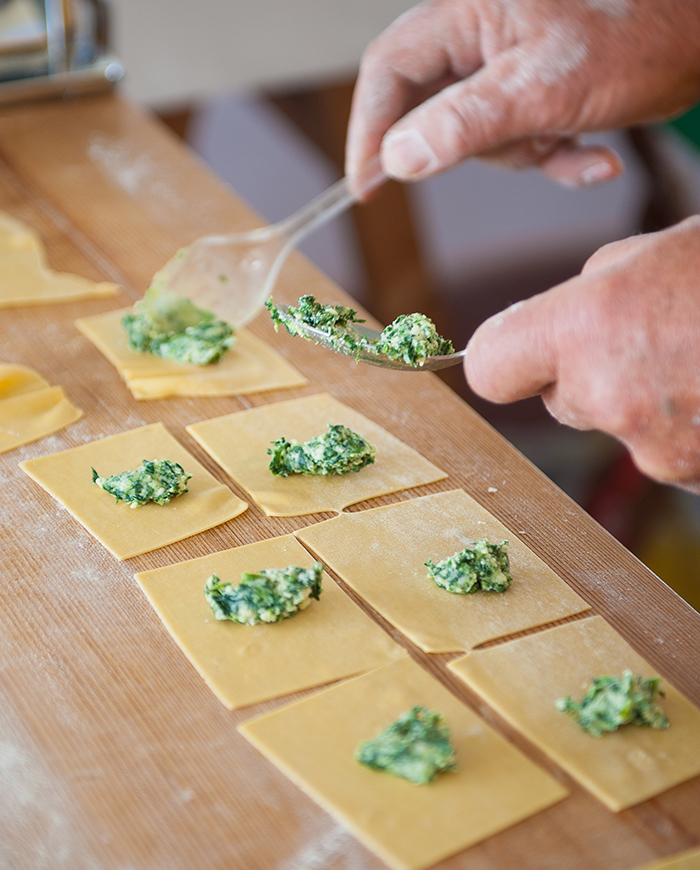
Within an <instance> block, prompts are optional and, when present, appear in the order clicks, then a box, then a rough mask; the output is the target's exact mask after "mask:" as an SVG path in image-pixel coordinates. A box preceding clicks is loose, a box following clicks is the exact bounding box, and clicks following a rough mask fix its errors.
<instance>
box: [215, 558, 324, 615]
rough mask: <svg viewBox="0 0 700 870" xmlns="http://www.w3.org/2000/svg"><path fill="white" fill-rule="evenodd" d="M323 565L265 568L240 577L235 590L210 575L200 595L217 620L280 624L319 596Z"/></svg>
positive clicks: (318, 563)
mask: <svg viewBox="0 0 700 870" xmlns="http://www.w3.org/2000/svg"><path fill="white" fill-rule="evenodd" d="M322 573H323V565H322V564H321V563H320V562H316V563H315V564H314V566H313V567H312V568H299V567H298V566H296V565H290V566H289V567H288V568H266V569H264V570H262V571H258V572H257V573H255V574H249V573H247V572H246V573H244V574H243V575H242V577H241V582H240V583H239V584H238V586H233V585H232V584H231V583H222V581H221V580H220V579H219V578H218V577H217V576H216V574H212V576H211V577H210V578H209V579H208V580H207V582H206V585H205V586H204V595H205V596H206V599H207V601H208V602H209V606H210V607H211V609H212V610H213V611H214V616H216V618H217V619H228V620H230V621H231V622H239V623H240V624H241V625H257V624H258V623H261V622H280V621H281V620H282V619H287V618H288V617H290V616H294V614H295V613H298V612H299V611H300V610H304V609H305V608H307V607H308V606H309V604H311V599H312V598H315V599H316V600H318V598H319V597H320V595H321V574H322Z"/></svg>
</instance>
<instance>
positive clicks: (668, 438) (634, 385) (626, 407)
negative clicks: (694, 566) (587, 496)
mask: <svg viewBox="0 0 700 870" xmlns="http://www.w3.org/2000/svg"><path fill="white" fill-rule="evenodd" d="M464 369H465V372H466V375H467V380H468V382H469V385H470V386H471V387H472V389H473V390H474V391H475V392H476V393H478V394H479V395H480V396H483V397H484V398H486V399H490V400H491V401H493V402H512V401H515V400H517V399H524V398H526V397H527V396H533V395H537V394H538V393H539V394H540V395H541V396H542V398H543V400H544V402H545V404H546V405H547V407H548V408H549V410H550V412H551V413H552V414H553V415H554V416H555V417H556V418H557V419H558V420H559V421H560V422H562V423H566V424H567V425H569V426H573V427H574V428H577V429H600V430H602V431H603V432H607V433H608V434H610V435H613V436H614V437H615V438H617V439H618V440H619V441H621V442H622V443H623V444H625V445H626V446H627V447H628V448H629V450H630V451H631V453H632V457H633V459H634V461H635V463H636V464H637V466H638V467H639V468H640V470H641V471H643V472H644V473H645V474H647V475H649V477H652V478H654V479H656V480H659V481H664V482H668V483H675V484H678V485H679V486H682V487H684V488H686V489H689V490H691V491H693V492H696V493H700V217H694V218H689V219H688V220H686V221H684V222H683V223H681V224H678V225H677V226H675V227H673V228H671V229H669V230H664V231H663V232H660V233H651V234H649V235H645V236H635V237H633V238H630V239H626V240H624V241H621V242H613V243H612V244H610V245H606V246H605V247H603V248H601V249H600V250H599V251H597V252H596V253H595V254H594V255H593V256H592V257H591V258H590V259H589V260H588V262H587V263H586V265H585V267H584V269H583V271H582V273H581V275H578V276H576V277H575V278H572V279H571V280H569V281H566V282H565V283H564V284H560V285H559V286H558V287H554V288H553V289H551V290H548V291H547V292H546V293H542V294H541V295H539V296H535V297H533V298H532V299H528V300H527V301H525V302H518V303H516V304H515V305H513V306H511V307H510V308H507V309H506V310H505V311H503V312H501V313H500V314H496V315H495V316H494V317H491V318H490V319H489V320H487V321H486V322H485V323H482V324H481V326H480V327H479V328H478V329H477V330H476V332H475V333H474V335H473V336H472V338H471V341H470V342H469V345H468V347H467V353H466V357H465V361H464Z"/></svg>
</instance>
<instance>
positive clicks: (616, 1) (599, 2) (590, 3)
mask: <svg viewBox="0 0 700 870" xmlns="http://www.w3.org/2000/svg"><path fill="white" fill-rule="evenodd" d="M585 3H586V6H587V7H588V8H589V9H594V10H597V11H599V12H604V13H605V14H606V15H610V16H611V17H612V18H627V16H628V15H630V14H631V12H632V9H631V7H630V2H629V0H585Z"/></svg>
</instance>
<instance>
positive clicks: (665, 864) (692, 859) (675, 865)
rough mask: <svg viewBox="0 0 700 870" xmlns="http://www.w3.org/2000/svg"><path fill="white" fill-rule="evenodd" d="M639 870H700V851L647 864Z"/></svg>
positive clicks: (691, 851) (693, 850)
mask: <svg viewBox="0 0 700 870" xmlns="http://www.w3.org/2000/svg"><path fill="white" fill-rule="evenodd" d="M637 870H700V849H690V850H689V851H688V852H682V853H680V854H679V855H672V856H671V857H670V858H662V859H661V860H660V861H654V862H653V864H645V865H644V866H643V867H638V868H637Z"/></svg>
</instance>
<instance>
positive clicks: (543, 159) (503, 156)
mask: <svg viewBox="0 0 700 870" xmlns="http://www.w3.org/2000/svg"><path fill="white" fill-rule="evenodd" d="M476 156H478V157H479V159H480V160H482V161H483V162H485V163H488V164H491V165H494V166H500V167H504V168H506V169H525V168H527V167H530V166H538V167H539V168H540V170H541V171H542V172H543V173H544V174H545V175H546V176H548V177H549V178H551V179H552V181H556V182H557V184H561V185H563V186H564V187H592V186H594V185H596V184H601V183H603V182H605V181H611V180H612V179H614V178H617V177H618V176H619V175H621V174H622V173H623V172H624V165H623V163H622V160H621V159H620V156H619V155H618V154H617V153H616V152H615V151H613V149H612V148H606V147H605V146H604V145H588V146H584V145H580V144H579V142H578V141H577V140H576V139H575V138H572V137H570V136H557V135H543V136H532V137H530V138H529V139H524V140H522V141H520V142H516V143H513V144H511V145H506V146H504V147H502V148H497V149H495V150H492V151H489V152H487V153H486V154H478V155H476Z"/></svg>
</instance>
